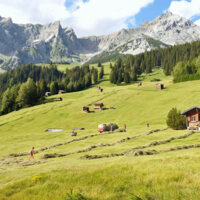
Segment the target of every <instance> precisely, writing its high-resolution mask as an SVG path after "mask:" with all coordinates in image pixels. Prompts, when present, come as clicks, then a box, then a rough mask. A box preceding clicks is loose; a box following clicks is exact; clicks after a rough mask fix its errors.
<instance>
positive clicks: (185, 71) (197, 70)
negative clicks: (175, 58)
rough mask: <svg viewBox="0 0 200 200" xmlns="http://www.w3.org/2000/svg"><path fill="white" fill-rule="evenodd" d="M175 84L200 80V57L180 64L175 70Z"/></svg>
mask: <svg viewBox="0 0 200 200" xmlns="http://www.w3.org/2000/svg"><path fill="white" fill-rule="evenodd" d="M172 74H173V77H174V80H173V81H174V83H178V82H183V81H190V80H199V79H200V56H199V57H198V58H195V59H193V60H192V61H187V62H178V63H177V64H176V65H175V67H174V69H173V73H172Z"/></svg>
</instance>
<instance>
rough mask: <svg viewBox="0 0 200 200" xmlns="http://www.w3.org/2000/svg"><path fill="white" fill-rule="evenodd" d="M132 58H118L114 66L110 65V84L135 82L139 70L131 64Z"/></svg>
mask: <svg viewBox="0 0 200 200" xmlns="http://www.w3.org/2000/svg"><path fill="white" fill-rule="evenodd" d="M132 61H133V57H132V56H128V57H127V58H126V59H121V58H118V59H117V61H116V62H115V64H114V66H112V64H110V68H111V73H110V82H111V83H114V84H120V83H122V82H125V83H131V82H132V81H137V74H139V73H140V72H139V69H138V68H137V67H135V66H134V65H133V63H132Z"/></svg>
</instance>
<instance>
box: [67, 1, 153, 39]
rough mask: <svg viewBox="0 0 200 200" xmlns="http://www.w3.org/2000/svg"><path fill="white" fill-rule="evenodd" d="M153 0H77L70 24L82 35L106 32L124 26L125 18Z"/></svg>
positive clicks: (133, 14)
mask: <svg viewBox="0 0 200 200" xmlns="http://www.w3.org/2000/svg"><path fill="white" fill-rule="evenodd" d="M153 1H154V0H139V1H138V0H90V1H88V2H87V3H82V2H79V6H80V9H78V10H76V11H75V12H73V13H72V18H71V20H72V26H73V27H74V28H75V30H76V31H77V32H78V33H81V34H82V35H90V34H92V33H93V34H97V35H101V34H107V33H111V32H113V31H117V30H119V29H121V28H126V27H127V24H126V20H127V19H128V18H130V17H132V16H135V15H136V14H137V13H139V12H140V10H141V8H143V7H145V6H147V5H148V4H149V3H153Z"/></svg>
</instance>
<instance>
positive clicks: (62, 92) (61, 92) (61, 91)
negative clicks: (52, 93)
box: [58, 90, 66, 94]
mask: <svg viewBox="0 0 200 200" xmlns="http://www.w3.org/2000/svg"><path fill="white" fill-rule="evenodd" d="M64 93H66V92H65V91H64V90H59V91H58V94H64Z"/></svg>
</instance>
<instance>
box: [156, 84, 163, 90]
mask: <svg viewBox="0 0 200 200" xmlns="http://www.w3.org/2000/svg"><path fill="white" fill-rule="evenodd" d="M156 89H157V90H163V89H164V84H161V83H158V84H156Z"/></svg>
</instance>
